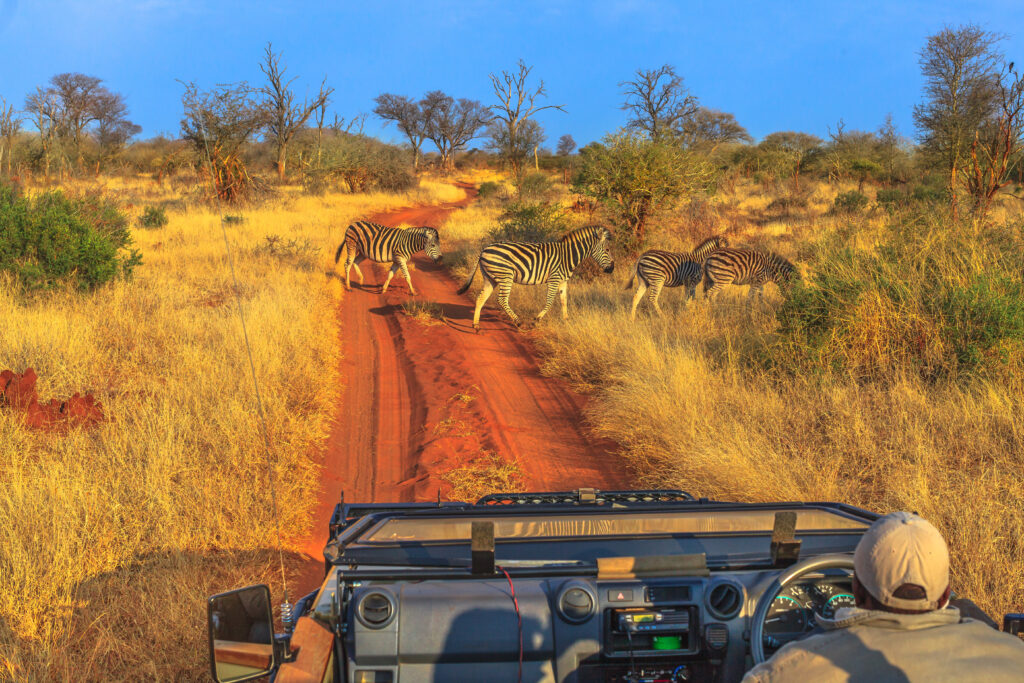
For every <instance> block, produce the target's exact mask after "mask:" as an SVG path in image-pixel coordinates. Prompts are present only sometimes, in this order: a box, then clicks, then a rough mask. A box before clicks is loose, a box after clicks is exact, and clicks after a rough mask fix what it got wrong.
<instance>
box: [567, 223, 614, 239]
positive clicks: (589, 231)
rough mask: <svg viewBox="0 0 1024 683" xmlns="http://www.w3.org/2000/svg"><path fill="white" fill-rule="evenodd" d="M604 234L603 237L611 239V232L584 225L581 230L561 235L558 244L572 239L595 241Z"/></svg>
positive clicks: (603, 228)
mask: <svg viewBox="0 0 1024 683" xmlns="http://www.w3.org/2000/svg"><path fill="white" fill-rule="evenodd" d="M602 231H603V232H604V236H605V237H607V238H609V239H610V238H611V231H610V230H608V228H605V227H603V226H600V225H585V226H583V227H582V228H576V229H575V230H570V231H569V232H567V233H565V234H564V235H562V237H561V238H560V239H559V240H558V241H559V242H567V241H568V240H570V239H572V238H574V237H594V238H597V239H600V238H601V236H602V235H601V233H602Z"/></svg>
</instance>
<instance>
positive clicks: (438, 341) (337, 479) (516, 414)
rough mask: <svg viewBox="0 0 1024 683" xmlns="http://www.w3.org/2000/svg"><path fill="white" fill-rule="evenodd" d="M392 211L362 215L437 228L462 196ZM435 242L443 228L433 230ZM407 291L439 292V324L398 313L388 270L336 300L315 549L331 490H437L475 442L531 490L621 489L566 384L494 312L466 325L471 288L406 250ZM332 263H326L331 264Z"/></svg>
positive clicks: (354, 496)
mask: <svg viewBox="0 0 1024 683" xmlns="http://www.w3.org/2000/svg"><path fill="white" fill-rule="evenodd" d="M460 187H463V188H464V189H465V190H466V191H467V194H468V195H469V196H467V198H466V199H465V200H462V201H459V202H453V203H449V204H443V205H440V206H428V207H414V208H406V209H399V210H397V211H392V212H388V213H381V214H376V215H373V216H370V217H369V219H370V220H372V221H375V222H378V223H382V224H385V225H398V224H403V223H404V224H408V225H417V226H420V225H427V226H435V227H436V226H437V225H439V224H440V223H442V222H443V221H444V219H445V218H446V217H447V216H448V214H450V213H451V212H453V211H457V210H458V209H460V208H461V207H463V206H465V205H466V204H468V203H469V202H471V201H472V199H473V196H474V195H475V191H474V189H473V187H472V186H470V185H464V184H460ZM441 247H442V251H443V250H444V230H443V228H442V230H441ZM413 263H414V264H415V270H412V279H413V284H414V286H415V287H416V289H417V292H418V295H419V296H418V297H415V298H416V299H418V300H420V301H424V302H433V303H437V304H440V305H441V306H442V308H443V311H444V318H445V320H444V322H443V323H442V322H441V321H436V320H435V321H432V322H433V323H434V324H424V323H423V322H421V321H419V320H416V319H413V318H412V317H410V316H409V315H407V314H406V313H405V311H404V310H403V308H402V303H403V302H405V301H407V300H409V299H410V298H411V297H410V294H409V290H408V286H407V284H406V282H405V280H404V278H403V277H402V276H401V273H398V274H396V276H395V278H394V279H393V280H392V281H391V287H390V289H389V290H388V292H387V294H385V295H381V294H380V285H381V284H382V283H383V280H384V276H385V275H386V272H387V271H386V269H385V268H384V267H383V266H380V265H378V266H376V267H375V266H374V265H372V264H371V263H370V262H369V261H364V263H363V265H362V270H363V274H364V276H365V277H366V284H365V285H364V286H363V287H360V286H359V285H358V278H357V277H356V275H355V270H354V269H353V272H352V291H351V292H346V293H345V295H344V297H343V299H342V301H341V303H340V305H339V307H338V317H339V320H340V339H339V343H340V344H341V347H342V354H343V360H342V361H341V373H340V374H341V378H342V382H343V383H344V387H343V389H342V392H341V397H340V399H339V402H338V413H337V418H336V421H335V424H334V426H333V428H332V431H331V435H330V437H329V439H328V443H327V448H326V452H325V453H324V454H323V464H324V471H323V488H322V490H321V495H320V499H319V503H318V507H317V509H316V512H315V517H314V520H313V532H312V538H310V539H309V540H308V543H307V544H306V546H307V548H308V551H309V552H310V554H312V555H313V556H314V557H319V556H320V554H321V551H322V549H323V540H324V538H325V536H326V529H327V522H328V520H329V518H330V514H331V511H332V509H333V507H334V505H335V503H336V502H337V501H338V498H339V495H340V494H341V492H342V491H344V494H345V500H346V501H349V502H364V503H366V502H405V501H426V500H436V498H437V496H438V494H439V493H440V495H441V497H442V498H444V497H445V496H446V494H447V485H446V484H445V483H444V482H443V481H441V480H440V479H439V475H440V474H442V473H444V472H446V471H448V470H450V469H452V468H453V467H457V466H459V465H462V464H465V463H466V462H468V461H469V460H471V459H473V458H475V457H479V456H481V455H483V454H484V453H485V452H488V451H490V452H493V453H497V454H498V455H499V456H500V457H501V458H502V459H503V460H506V461H512V462H516V463H518V465H519V468H520V469H521V471H522V473H523V479H524V481H523V486H524V488H525V489H526V490H529V491H557V490H571V489H576V488H579V487H585V486H590V487H594V488H599V489H606V490H610V489H614V488H622V487H625V486H627V485H628V478H627V476H626V475H625V474H624V472H623V471H622V467H621V463H620V461H616V459H615V457H614V455H613V453H612V450H613V448H614V444H612V443H610V442H607V441H602V440H597V439H595V438H593V437H590V436H588V435H587V434H586V432H585V431H584V429H583V417H582V407H583V404H584V399H583V398H582V397H581V396H579V395H578V394H576V393H574V392H573V391H571V390H570V389H569V388H568V387H567V386H566V384H565V383H564V382H562V381H560V380H557V379H552V378H546V377H543V376H541V374H540V371H539V368H538V365H537V361H536V358H535V355H534V352H533V348H532V345H531V344H530V342H529V340H528V338H527V337H526V336H524V334H523V333H521V332H519V331H517V330H515V329H513V328H511V326H510V325H509V324H508V322H507V321H506V320H504V319H502V318H499V315H498V313H497V312H496V311H495V310H491V309H487V308H485V309H484V314H483V316H482V318H481V327H482V330H481V332H480V334H475V333H474V332H473V329H472V316H473V301H474V299H472V298H470V297H471V296H472V297H475V295H476V292H475V289H476V288H473V289H472V290H470V292H469V294H468V295H467V296H458V295H456V294H455V290H456V289H457V288H458V286H459V283H457V282H455V280H453V279H452V277H451V276H450V275H449V274H448V272H447V271H446V270H444V269H443V267H442V266H440V265H435V264H434V263H432V262H431V261H430V260H429V259H428V258H427V257H426V256H425V255H423V254H422V253H421V254H418V255H417V256H416V257H414V258H413ZM341 266H342V264H339V265H338V274H339V275H341V277H342V278H344V273H343V272H341Z"/></svg>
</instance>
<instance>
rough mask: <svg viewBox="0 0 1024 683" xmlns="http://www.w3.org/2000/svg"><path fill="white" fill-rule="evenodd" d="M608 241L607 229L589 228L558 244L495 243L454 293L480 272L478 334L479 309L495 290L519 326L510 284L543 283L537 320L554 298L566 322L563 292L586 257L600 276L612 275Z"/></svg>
mask: <svg viewBox="0 0 1024 683" xmlns="http://www.w3.org/2000/svg"><path fill="white" fill-rule="evenodd" d="M611 238H612V236H611V233H610V232H609V231H608V229H607V228H602V227H598V226H590V227H586V228H579V229H578V230H573V231H572V232H570V233H568V234H567V235H565V236H564V237H562V239H561V240H559V241H558V242H498V243H496V244H491V245H489V246H487V247H484V249H483V251H481V252H480V258H479V259H477V264H476V268H474V269H473V272H472V273H471V274H470V276H469V279H468V280H466V284H464V285H462V287H461V288H460V289H459V291H458V293H459V294H463V293H465V291H466V290H467V289H469V285H470V284H472V282H473V278H474V277H476V272H477V270H479V271H480V274H481V277H482V278H483V281H484V286H483V288H482V289H481V290H480V294H479V296H477V298H476V310H475V311H474V312H473V328H474V329H476V330H477V331H479V330H480V309H482V308H483V307H484V304H485V303H486V302H487V299H488V298H489V297H490V296H491V292H492V291H494V289H495V288H497V290H498V303H499V304H500V305H501V308H502V309H503V310H504V311H505V313H506V314H508V317H509V318H511V319H512V322H513V323H514V324H516V325H519V316H518V315H516V314H515V312H514V311H513V310H512V309H511V308H510V307H509V305H508V296H509V293H510V292H511V291H512V283H513V282H515V283H517V284H521V285H536V284H540V283H542V282H543V283H547V286H548V298H547V303H545V304H544V308H543V309H542V310H541V312H540V313H538V314H537V320H540V319H541V318H543V317H544V315H545V314H546V313H547V312H548V310H549V309H550V308H551V304H552V303H554V301H555V295H556V294H559V295H560V296H561V300H562V317H563V318H567V317H568V316H569V311H568V309H567V307H566V291H567V287H568V282H569V277H570V276H571V275H572V273H573V271H574V270H576V267H577V266H579V264H580V263H581V262H582V261H583V260H584V259H585V258H588V257H590V258H593V259H594V260H595V261H597V263H598V264H599V265H600V266H601V267H602V268H603V269H604V272H606V273H610V272H612V270H613V269H614V268H615V264H614V262H613V261H612V256H611V253H610V246H611Z"/></svg>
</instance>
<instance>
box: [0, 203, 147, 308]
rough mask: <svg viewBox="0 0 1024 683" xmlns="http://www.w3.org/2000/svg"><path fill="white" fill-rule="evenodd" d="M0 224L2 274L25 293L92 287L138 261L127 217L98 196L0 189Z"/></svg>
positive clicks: (121, 273)
mask: <svg viewBox="0 0 1024 683" xmlns="http://www.w3.org/2000/svg"><path fill="white" fill-rule="evenodd" d="M0 225H2V226H3V230H0V271H5V272H8V273H11V274H12V275H13V276H14V277H15V279H17V280H18V281H19V282H20V283H21V284H22V285H23V286H24V287H26V288H28V289H42V288H46V287H50V286H53V285H55V284H57V283H58V282H61V281H65V282H69V283H71V284H73V285H74V286H75V287H77V288H78V289H81V290H88V289H93V288H95V287H98V286H100V285H102V284H104V283H106V282H108V281H110V280H111V279H113V278H115V277H118V276H128V275H130V274H131V272H132V269H133V268H134V267H135V266H137V265H138V264H140V263H141V262H142V256H141V255H140V254H139V253H138V252H137V251H136V250H134V249H132V248H131V244H132V238H131V235H130V234H129V232H128V219H127V217H125V215H124V214H122V213H121V212H120V211H119V210H118V209H117V207H116V206H114V204H112V203H111V202H109V201H108V200H106V199H104V198H102V197H100V196H98V195H86V196H83V197H80V198H71V197H67V196H65V195H64V194H63V193H62V192H59V191H57V192H47V193H45V194H42V195H39V196H38V197H35V198H28V197H25V196H23V195H21V194H20V193H18V192H17V191H16V190H15V189H14V188H12V187H10V186H8V185H0Z"/></svg>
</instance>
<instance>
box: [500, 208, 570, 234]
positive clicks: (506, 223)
mask: <svg viewBox="0 0 1024 683" xmlns="http://www.w3.org/2000/svg"><path fill="white" fill-rule="evenodd" d="M568 229H569V222H568V220H567V219H566V216H565V213H564V212H563V211H562V208H561V207H560V206H558V205H557V204H549V203H546V202H513V203H511V204H509V205H508V206H507V207H506V208H505V211H504V213H502V215H501V218H500V219H499V221H498V226H497V227H496V228H494V229H493V230H491V232H490V233H489V234H488V237H489V238H490V240H491V241H493V242H505V241H510V242H549V241H554V240H557V239H558V238H559V237H561V236H562V234H564V233H565V232H566V231H567V230H568Z"/></svg>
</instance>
